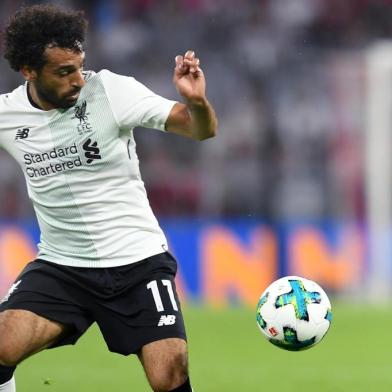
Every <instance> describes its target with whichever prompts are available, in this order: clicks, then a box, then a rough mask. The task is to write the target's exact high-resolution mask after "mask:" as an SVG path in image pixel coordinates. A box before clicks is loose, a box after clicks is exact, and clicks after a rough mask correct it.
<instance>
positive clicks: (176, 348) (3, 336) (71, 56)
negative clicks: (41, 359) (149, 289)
mask: <svg viewBox="0 0 392 392" xmlns="http://www.w3.org/2000/svg"><path fill="white" fill-rule="evenodd" d="M44 56H45V58H46V63H45V65H44V66H43V67H42V68H41V69H40V70H35V69H32V68H31V67H29V66H27V65H26V66H24V67H22V69H21V72H22V74H23V76H24V78H25V79H26V80H27V81H28V82H29V84H28V88H29V93H30V96H31V98H32V100H33V101H34V103H35V104H36V105H37V106H38V107H39V108H40V109H42V110H45V111H48V110H53V109H60V108H70V107H72V106H74V105H75V104H76V101H77V99H78V96H79V93H80V90H81V89H82V88H83V86H84V85H85V81H84V78H83V74H82V72H83V64H84V58H85V54H84V52H82V51H81V52H79V51H74V50H70V49H64V48H59V47H48V48H47V49H46V50H45V53H44ZM199 65H200V61H199V59H198V58H197V57H196V56H195V53H194V52H193V51H191V50H189V51H187V52H186V53H185V55H184V56H177V57H176V58H175V68H174V73H173V83H174V85H175V87H176V89H177V91H178V93H179V95H180V96H181V97H182V98H183V100H184V103H176V104H175V105H174V107H173V109H172V110H171V112H170V114H169V116H168V119H167V122H166V129H167V131H169V132H173V133H176V134H179V135H182V136H186V137H189V138H192V139H195V140H204V139H207V138H210V137H213V136H215V134H216V128H217V119H216V116H215V113H214V110H213V108H212V106H211V105H210V103H209V102H208V100H207V97H206V93H205V90H206V82H205V77H204V73H203V71H202V70H201V68H200V66H199ZM66 333H67V327H66V326H65V325H61V324H60V323H57V322H54V321H50V320H47V319H45V318H42V317H40V316H38V315H36V314H34V313H32V312H29V311H26V310H7V311H4V312H2V313H0V365H3V366H15V365H17V364H19V363H20V362H21V361H23V360H24V359H26V358H27V357H29V356H31V355H33V354H35V353H37V352H39V351H41V350H43V349H45V348H47V347H49V346H50V345H52V344H53V343H54V342H56V341H57V340H58V339H59V337H61V336H62V335H63V334H66ZM138 356H139V359H140V361H141V363H142V365H143V368H144V371H145V373H146V376H147V379H148V381H149V383H150V385H151V387H152V389H153V390H154V391H156V392H165V391H170V390H172V389H175V388H177V387H178V386H180V385H182V384H183V383H184V382H185V381H186V379H187V377H188V354H187V344H186V342H185V341H184V340H182V339H177V338H171V339H163V340H159V341H155V342H152V343H149V344H147V345H145V346H144V347H142V349H141V350H140V352H139V354H138Z"/></svg>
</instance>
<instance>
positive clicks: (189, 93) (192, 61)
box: [173, 50, 206, 104]
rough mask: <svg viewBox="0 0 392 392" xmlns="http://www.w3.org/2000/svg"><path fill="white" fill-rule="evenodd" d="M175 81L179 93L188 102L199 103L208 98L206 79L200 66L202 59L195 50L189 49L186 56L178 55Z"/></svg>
mask: <svg viewBox="0 0 392 392" xmlns="http://www.w3.org/2000/svg"><path fill="white" fill-rule="evenodd" d="M175 61H176V67H175V68H174V75H173V83H174V85H175V86H176V89H177V91H178V93H179V94H180V95H181V96H182V97H183V98H184V99H185V100H186V101H187V103H188V104H198V103H201V102H203V101H205V100H206V81H205V78H204V73H203V71H202V70H201V68H200V67H199V65H200V60H199V59H198V58H197V57H196V56H195V52H194V51H192V50H188V51H187V52H186V53H185V55H184V56H176V58H175Z"/></svg>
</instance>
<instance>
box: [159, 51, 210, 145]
mask: <svg viewBox="0 0 392 392" xmlns="http://www.w3.org/2000/svg"><path fill="white" fill-rule="evenodd" d="M199 64H200V61H199V59H198V58H196V57H195V53H194V52H193V51H190V50H188V51H187V52H186V53H185V56H184V57H183V56H177V57H176V67H175V69H174V76H173V83H174V85H175V86H176V89H177V91H178V93H179V94H180V95H181V96H182V97H183V99H184V101H185V103H177V104H175V105H174V107H173V109H172V110H171V112H170V114H169V117H168V119H167V121H166V129H167V131H169V132H173V133H176V134H178V135H182V136H187V137H190V138H192V139H195V140H204V139H208V138H210V137H213V136H215V135H216V129H217V125H218V120H217V118H216V115H215V111H214V109H213V107H212V106H211V104H210V103H209V102H208V99H207V97H206V81H205V77H204V73H203V71H202V70H201V69H200V67H199Z"/></svg>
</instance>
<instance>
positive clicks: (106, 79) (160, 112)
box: [99, 70, 176, 131]
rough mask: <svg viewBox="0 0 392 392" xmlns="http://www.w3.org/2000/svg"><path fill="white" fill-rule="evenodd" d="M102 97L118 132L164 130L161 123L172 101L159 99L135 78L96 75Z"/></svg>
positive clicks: (104, 72)
mask: <svg viewBox="0 0 392 392" xmlns="http://www.w3.org/2000/svg"><path fill="white" fill-rule="evenodd" d="M99 74H100V77H101V80H102V82H103V85H104V88H105V92H106V95H107V97H108V100H109V103H110V105H111V107H112V111H113V113H114V115H115V117H116V119H117V121H118V124H119V126H120V128H134V127H137V126H142V127H146V128H154V129H159V130H161V131H164V130H165V123H166V120H167V118H168V116H169V113H170V111H171V109H172V108H173V106H174V104H175V103H176V101H171V100H169V99H166V98H163V97H161V96H159V95H157V94H155V93H154V92H152V91H151V90H150V89H148V88H147V87H146V86H144V85H143V84H142V83H140V82H138V81H137V80H136V79H135V78H133V77H129V76H122V75H118V74H115V73H113V72H110V71H108V70H103V71H101V72H100V73H99Z"/></svg>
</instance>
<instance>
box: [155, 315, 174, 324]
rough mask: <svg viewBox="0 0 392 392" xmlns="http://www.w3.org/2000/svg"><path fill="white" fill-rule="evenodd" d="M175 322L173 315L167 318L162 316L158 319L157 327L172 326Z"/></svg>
mask: <svg viewBox="0 0 392 392" xmlns="http://www.w3.org/2000/svg"><path fill="white" fill-rule="evenodd" d="M175 322H176V316H174V315H173V314H169V315H167V316H165V315H163V316H161V318H160V319H159V323H158V327H162V326H163V325H173V324H175Z"/></svg>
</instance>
